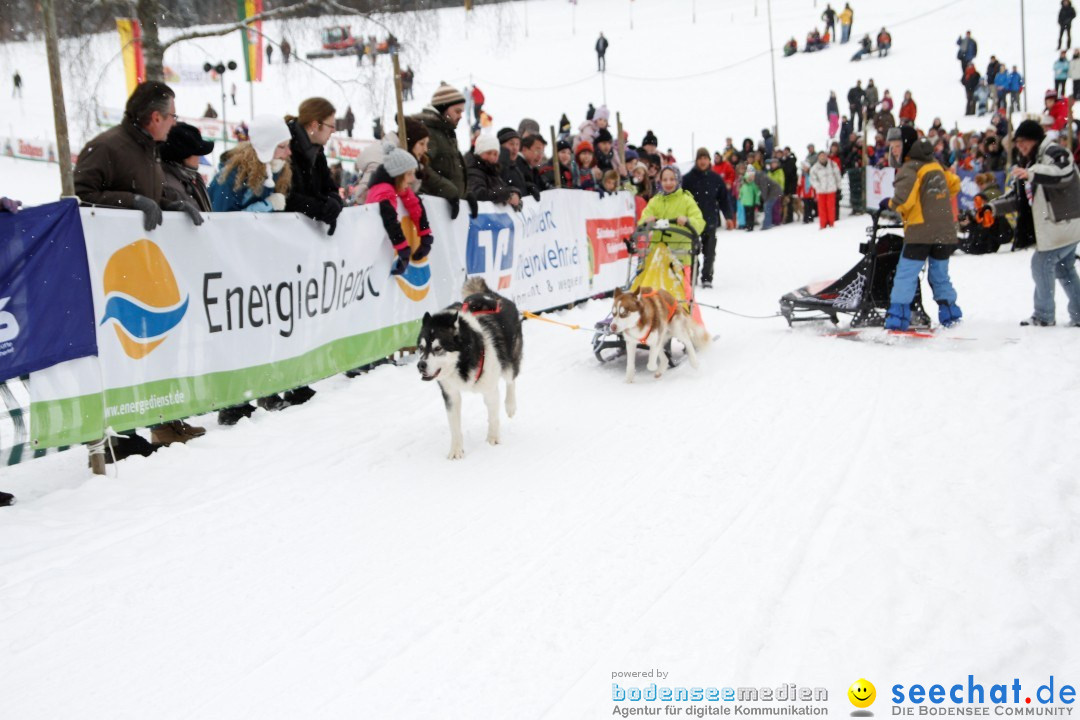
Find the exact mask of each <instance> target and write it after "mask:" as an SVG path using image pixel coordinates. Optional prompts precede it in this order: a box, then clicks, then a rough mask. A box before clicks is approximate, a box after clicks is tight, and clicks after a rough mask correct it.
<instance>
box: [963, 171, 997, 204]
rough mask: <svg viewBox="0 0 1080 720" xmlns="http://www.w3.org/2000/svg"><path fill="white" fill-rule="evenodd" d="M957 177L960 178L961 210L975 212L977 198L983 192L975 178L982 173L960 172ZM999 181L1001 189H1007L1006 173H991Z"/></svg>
mask: <svg viewBox="0 0 1080 720" xmlns="http://www.w3.org/2000/svg"><path fill="white" fill-rule="evenodd" d="M956 174H957V175H959V176H960V196H959V198H958V201H959V205H960V210H962V211H963V210H969V211H974V210H975V196H976V195H978V194H979V193H980V192H982V191H981V190H980V189H979V184H978V183H976V182H975V176H976V175H979V174H981V173H977V172H974V171H973V170H958V171H957V173H956ZM990 174H991V175H993V176H994V179H995V180H996V181H997V185H998V187H999V188H1004V187H1005V173H1004V172H995V173H990Z"/></svg>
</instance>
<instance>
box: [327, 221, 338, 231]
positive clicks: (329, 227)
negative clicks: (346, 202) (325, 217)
mask: <svg viewBox="0 0 1080 720" xmlns="http://www.w3.org/2000/svg"><path fill="white" fill-rule="evenodd" d="M326 225H327V228H326V234H327V235H333V234H334V231H335V230H337V218H334V219H333V220H331V221H330V222H328V223H326Z"/></svg>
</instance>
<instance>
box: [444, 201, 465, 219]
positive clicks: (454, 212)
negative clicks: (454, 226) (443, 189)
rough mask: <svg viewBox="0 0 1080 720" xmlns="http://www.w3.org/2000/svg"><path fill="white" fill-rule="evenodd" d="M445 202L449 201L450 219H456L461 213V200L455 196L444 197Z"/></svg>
mask: <svg viewBox="0 0 1080 720" xmlns="http://www.w3.org/2000/svg"><path fill="white" fill-rule="evenodd" d="M446 202H448V203H450V219H451V220H457V216H458V215H459V214H460V213H461V201H460V200H457V199H455V198H446Z"/></svg>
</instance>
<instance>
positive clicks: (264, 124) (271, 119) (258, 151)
mask: <svg viewBox="0 0 1080 720" xmlns="http://www.w3.org/2000/svg"><path fill="white" fill-rule="evenodd" d="M248 138H249V139H250V141H251V147H252V148H253V149H254V150H255V156H256V157H257V158H259V162H261V163H265V164H266V181H265V182H263V185H265V186H266V187H274V171H273V168H271V167H270V161H272V160H273V159H274V149H275V148H277V146H278V145H280V144H281V143H283V142H285V141H286V140H292V133H291V132H289V126H288V125H286V124H285V121H284V120H283V119H282V118H281V116H280V115H256V116H255V117H254V118H252V120H251V125H250V126H249V127H248Z"/></svg>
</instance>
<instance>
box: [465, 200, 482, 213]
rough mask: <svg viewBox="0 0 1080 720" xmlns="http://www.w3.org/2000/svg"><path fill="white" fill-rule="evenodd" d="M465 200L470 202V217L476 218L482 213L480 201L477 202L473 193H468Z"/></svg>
mask: <svg viewBox="0 0 1080 720" xmlns="http://www.w3.org/2000/svg"><path fill="white" fill-rule="evenodd" d="M465 202H467V203H468V204H469V217H471V218H475V217H476V216H477V215H479V214H480V203H478V202H476V198H474V197H473V196H472V195H467V196H466V197H465Z"/></svg>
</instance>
